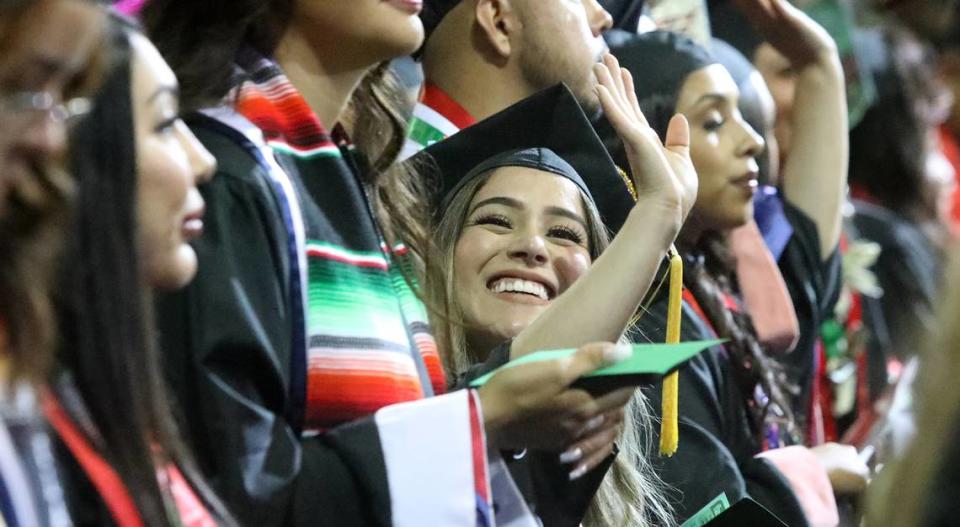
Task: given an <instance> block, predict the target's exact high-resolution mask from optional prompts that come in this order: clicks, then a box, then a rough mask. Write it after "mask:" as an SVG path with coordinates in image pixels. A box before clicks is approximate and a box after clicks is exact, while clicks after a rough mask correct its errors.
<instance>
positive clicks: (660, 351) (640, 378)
mask: <svg viewBox="0 0 960 527" xmlns="http://www.w3.org/2000/svg"><path fill="white" fill-rule="evenodd" d="M722 342H724V341H723V340H695V341H689V342H681V343H679V344H634V345H633V346H632V348H633V355H631V356H630V357H628V358H626V359H624V360H623V361H621V362H618V363H617V364H614V365H613V366H607V367H606V368H600V369H599V370H595V371H592V372H590V373H588V374H586V375H584V376H583V377H581V378H580V379H578V380H577V382H575V383H574V386H578V387H582V388H584V389H587V390H589V391H609V390H611V389H614V388H618V387H620V386H631V385H634V386H639V385H643V384H650V383H653V382H655V381H656V380H657V379H659V378H660V377H663V376H664V375H666V374H667V373H669V372H670V371H672V370H675V369H677V368H678V367H679V366H680V365H681V364H683V363H684V362H686V361H688V360H690V359H691V358H693V357H694V356H696V355H697V354H698V353H700V352H701V351H703V350H705V349H707V348H709V347H711V346H715V345H717V344H721V343H722ZM576 351H577V350H576V349H573V348H571V349H562V350H551V351H538V352H536V353H531V354H529V355H524V356H523V357H520V358H519V359H515V360H512V361H510V362H508V363H507V364H504V365H503V366H501V367H500V368H497V369H496V370H493V371H492V372H490V373H488V374H486V375H484V376H482V377H478V378H477V379H474V381H473V382H471V383H470V386H471V387H473V388H476V387H477V386H482V385H483V384H484V383H486V382H487V381H489V380H490V377H493V376H494V374H496V373H497V372H498V371H500V370H501V369H503V368H510V367H513V366H518V365H520V364H526V363H529V362H540V361H545V360H554V359H562V358H564V357H569V356H570V355H573V354H574V353H576Z"/></svg>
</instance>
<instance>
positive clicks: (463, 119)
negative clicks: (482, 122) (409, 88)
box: [420, 82, 477, 130]
mask: <svg viewBox="0 0 960 527" xmlns="http://www.w3.org/2000/svg"><path fill="white" fill-rule="evenodd" d="M420 103H421V104H423V105H425V106H429V107H430V109H432V110H434V111H435V112H437V113H439V114H440V115H442V116H444V117H446V118H447V120H448V121H450V122H451V123H453V125H454V126H456V127H457V128H459V129H461V130H463V129H464V128H467V127H470V126H473V125H474V124H476V122H477V120H476V119H474V118H473V116H472V115H470V112H468V111H467V110H466V109H464V107H463V106H460V103H458V102H457V101H455V100H453V98H451V97H450V96H449V95H447V94H446V92H444V91H443V90H441V89H440V88H439V87H438V86H437V85H436V84H431V83H429V82H428V83H427V84H425V85H424V86H423V94H422V95H421V96H420Z"/></svg>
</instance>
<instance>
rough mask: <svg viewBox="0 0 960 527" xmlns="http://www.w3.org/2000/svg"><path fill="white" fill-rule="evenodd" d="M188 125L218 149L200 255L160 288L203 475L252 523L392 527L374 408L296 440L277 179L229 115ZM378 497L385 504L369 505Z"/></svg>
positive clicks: (171, 357)
mask: <svg viewBox="0 0 960 527" xmlns="http://www.w3.org/2000/svg"><path fill="white" fill-rule="evenodd" d="M190 124H191V128H192V130H193V132H194V133H195V134H196V135H197V137H198V139H199V140H200V142H201V143H203V145H204V146H205V147H206V148H207V149H208V150H209V151H210V152H211V153H213V154H214V156H215V157H216V159H217V162H218V170H217V173H216V176H215V177H214V178H213V180H212V181H210V183H208V184H205V185H202V186H201V187H200V192H201V194H202V195H203V197H204V199H205V201H206V204H207V209H206V214H205V216H204V223H205V225H204V236H203V237H202V238H201V239H199V240H197V241H196V242H195V243H194V244H193V246H194V248H195V250H196V252H197V256H198V260H199V262H200V265H199V268H198V273H197V276H196V278H195V279H194V281H193V282H192V283H191V284H190V285H189V286H188V287H186V288H184V289H183V290H181V291H179V292H176V293H172V294H161V295H158V297H157V302H156V306H157V322H158V331H159V335H160V339H161V344H162V346H163V350H164V354H165V357H166V361H165V364H166V371H167V374H168V376H169V381H170V386H171V387H172V391H173V394H174V396H175V404H176V406H177V407H178V410H179V411H180V413H181V414H182V416H183V419H184V426H183V432H184V435H185V436H186V438H187V440H188V442H189V444H190V446H191V447H192V448H193V452H194V454H195V456H196V458H197V460H198V464H199V465H200V468H201V470H202V471H203V473H204V474H205V475H206V476H207V477H208V478H209V480H210V482H211V484H212V486H213V487H214V489H215V490H216V491H217V492H218V493H219V494H220V496H221V497H222V498H223V499H224V501H225V502H226V503H227V505H228V507H229V508H230V509H231V511H232V512H233V513H234V515H235V516H236V517H237V518H238V519H240V521H242V522H243V523H244V524H245V525H257V526H259V527H264V526H271V525H313V526H323V525H336V526H352V525H358V526H359V525H389V524H390V522H391V520H390V518H391V515H390V514H391V512H390V509H389V503H390V500H389V496H388V495H387V492H388V490H387V489H386V487H385V485H384V483H383V482H385V481H386V478H387V476H386V466H385V464H384V461H383V457H382V454H381V453H380V441H379V434H378V433H377V427H376V424H375V422H374V420H373V418H372V416H371V417H370V418H366V419H361V420H358V421H355V422H351V423H349V424H347V425H344V426H340V427H337V428H335V429H333V430H330V431H329V432H327V433H325V434H322V435H320V436H317V437H313V438H308V439H301V438H300V437H299V436H298V434H297V433H296V431H295V429H294V427H293V426H292V424H291V421H290V420H288V419H286V418H285V416H287V415H289V414H291V412H292V411H293V410H292V402H291V401H290V397H289V394H290V390H291V383H292V382H293V381H294V380H293V379H292V378H291V377H292V374H291V363H292V361H293V358H292V357H291V353H293V344H292V342H291V339H292V336H291V335H292V334H293V332H292V331H291V327H292V326H293V324H294V322H293V320H292V319H291V317H292V314H291V312H290V311H291V307H290V300H289V296H288V288H289V283H290V276H289V271H288V269H290V265H289V261H288V259H289V256H288V254H289V252H288V248H287V246H286V243H287V237H288V236H287V231H286V227H285V225H284V224H283V220H282V218H283V215H282V214H281V205H280V203H279V201H278V200H279V199H280V198H279V197H278V194H277V192H276V191H275V190H274V189H273V188H272V187H271V185H270V181H271V180H270V177H269V175H268V174H266V173H265V172H264V170H263V169H262V168H261V166H260V165H259V164H258V163H257V162H256V161H255V159H254V157H252V156H251V154H250V151H249V150H247V149H246V148H245V147H244V146H242V144H243V141H242V139H241V138H238V137H236V135H237V134H235V133H234V134H231V133H230V131H228V130H227V128H226V126H225V125H222V124H220V123H217V122H215V121H213V120H212V119H210V118H206V117H203V116H197V117H195V118H194V119H193V120H192V121H191V123H190ZM371 503H374V504H378V505H381V506H377V507H370V506H369V504H371Z"/></svg>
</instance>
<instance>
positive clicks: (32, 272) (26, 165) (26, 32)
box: [0, 0, 102, 527]
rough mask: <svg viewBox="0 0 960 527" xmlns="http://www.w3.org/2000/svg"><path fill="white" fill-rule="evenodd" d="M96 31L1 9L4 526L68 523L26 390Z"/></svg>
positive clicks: (55, 12)
mask: <svg viewBox="0 0 960 527" xmlns="http://www.w3.org/2000/svg"><path fill="white" fill-rule="evenodd" d="M101 27H102V17H101V15H100V14H98V12H97V10H96V9H94V8H93V7H92V6H90V5H87V4H86V3H85V2H82V1H80V0H0V522H3V523H5V524H6V525H11V526H12V525H37V526H41V527H46V526H52V525H63V524H64V523H63V522H64V521H66V519H67V517H66V515H65V513H64V504H63V499H62V496H61V495H60V494H59V493H58V492H51V490H53V491H56V490H57V486H58V478H57V473H56V470H55V468H54V466H53V463H52V459H53V458H52V452H51V450H50V448H49V440H48V438H47V436H46V434H45V433H44V430H43V427H42V424H41V422H40V420H39V419H38V410H37V407H36V403H35V397H34V391H33V385H34V383H36V382H37V381H40V380H42V379H43V377H44V376H45V374H46V371H47V367H48V365H49V363H50V361H51V356H52V351H53V345H54V337H53V336H54V333H55V329H54V320H53V315H52V313H51V309H50V297H51V295H52V291H53V284H52V281H53V280H52V277H53V274H54V273H53V267H54V264H55V257H56V255H57V252H58V247H59V245H60V240H61V238H62V236H63V230H64V226H65V225H64V224H65V219H66V216H67V214H68V213H69V211H70V205H71V192H70V188H71V185H70V183H69V180H68V178H66V177H65V175H64V173H63V171H62V170H61V167H60V163H59V160H60V159H59V158H60V157H61V156H62V155H63V151H64V147H65V142H66V141H65V136H66V121H67V120H68V119H69V117H71V116H72V115H73V114H76V113H80V112H81V111H82V110H83V109H84V108H85V106H86V105H85V104H84V103H85V100H84V99H82V98H80V99H72V100H71V99H70V98H71V97H76V96H78V95H81V94H82V93H81V92H83V91H85V90H83V89H81V88H82V87H83V85H84V84H86V82H85V81H86V80H87V79H88V78H92V77H93V75H92V74H91V73H92V72H91V71H90V69H91V68H90V63H91V60H92V59H93V57H94V55H95V52H96V46H97V44H98V43H99V42H100V40H101V33H102V31H101ZM38 35H43V38H38ZM65 99H67V100H70V101H71V102H69V103H63V101H64V100H65Z"/></svg>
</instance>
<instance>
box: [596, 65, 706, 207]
mask: <svg viewBox="0 0 960 527" xmlns="http://www.w3.org/2000/svg"><path fill="white" fill-rule="evenodd" d="M594 71H595V73H596V76H597V88H596V89H597V95H598V97H599V99H600V104H601V105H602V106H603V111H604V113H605V114H606V116H607V120H609V121H610V124H611V125H612V126H613V128H614V130H616V132H617V135H619V136H620V140H621V141H622V142H623V147H624V151H625V152H626V154H627V160H628V161H629V162H630V169H631V171H632V172H633V184H634V187H635V188H636V190H637V197H638V198H639V199H640V200H643V201H645V202H647V203H651V200H653V201H652V203H657V204H660V205H662V206H665V207H666V208H668V209H670V210H677V211H678V212H679V218H678V219H679V221H680V223H682V222H683V220H684V219H685V218H686V217H687V214H688V213H689V212H690V209H691V208H692V207H693V203H694V202H695V201H696V199H697V186H698V180H697V172H696V170H695V169H694V168H693V162H692V161H691V160H690V127H689V125H688V124H687V120H686V118H685V117H683V116H682V115H675V116H674V117H673V119H671V120H670V124H669V126H668V127H667V135H666V138H665V141H661V140H660V137H659V136H658V135H657V133H656V131H654V130H653V129H652V128H651V127H650V125H649V123H647V119H646V117H644V115H643V112H642V111H641V110H640V103H639V101H637V94H636V92H635V91H634V84H633V76H632V75H630V72H629V71H627V70H626V69H624V68H621V67H620V64H619V62H617V59H616V58H615V57H614V56H613V55H611V54H609V53H608V54H607V55H606V56H604V58H603V62H602V63H599V64H597V65H596V66H595V70H594Z"/></svg>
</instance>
